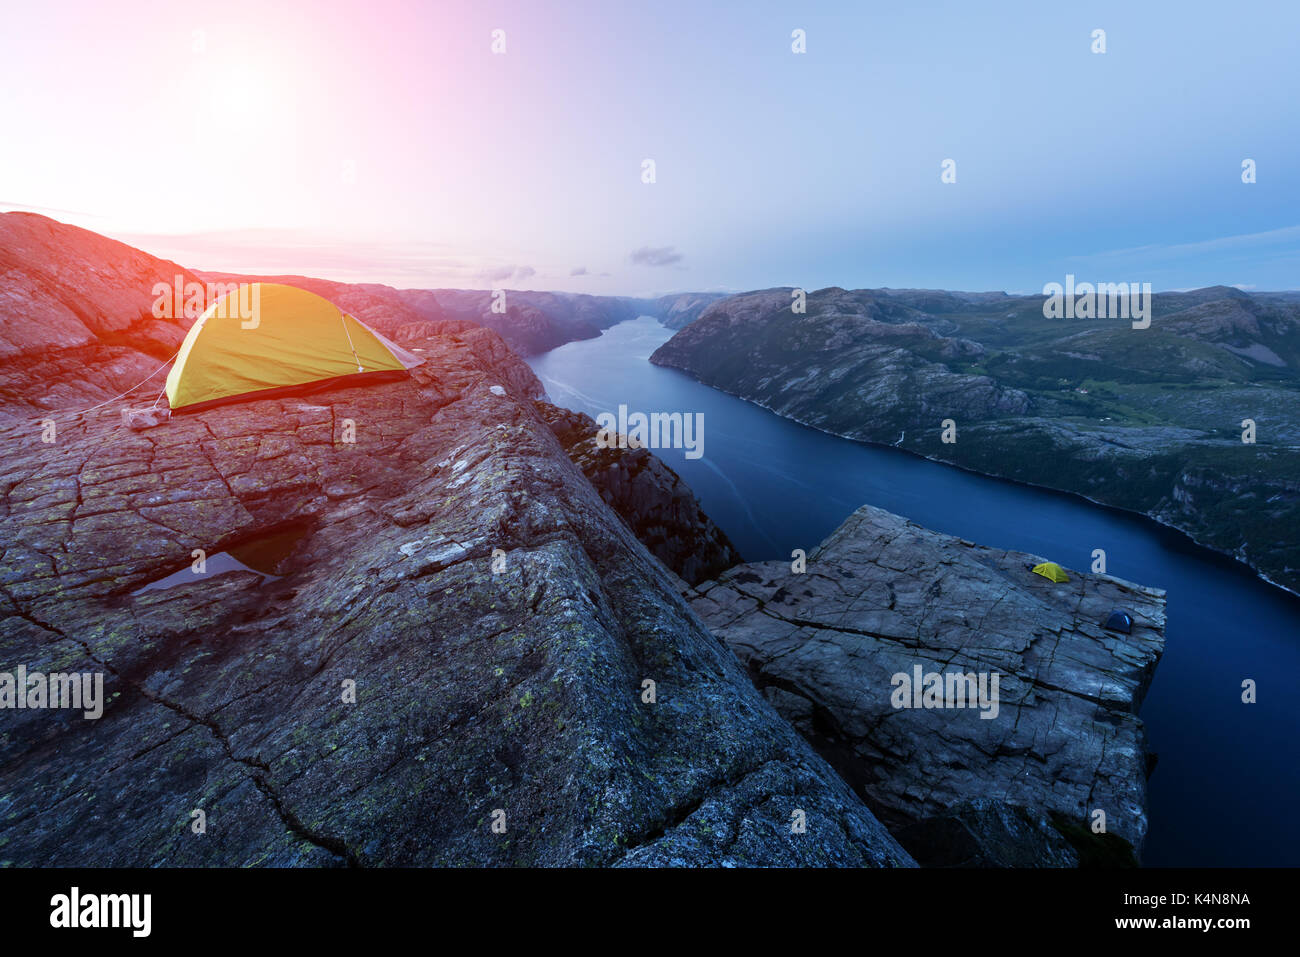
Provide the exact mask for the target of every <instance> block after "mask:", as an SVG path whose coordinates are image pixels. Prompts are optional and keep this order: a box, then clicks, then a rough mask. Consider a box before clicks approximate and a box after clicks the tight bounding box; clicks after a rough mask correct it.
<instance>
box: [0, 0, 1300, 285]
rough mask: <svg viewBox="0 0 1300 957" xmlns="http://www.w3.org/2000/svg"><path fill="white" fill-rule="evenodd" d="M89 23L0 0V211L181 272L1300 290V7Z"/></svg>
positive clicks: (490, 10) (309, 7)
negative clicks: (800, 33) (797, 43)
mask: <svg viewBox="0 0 1300 957" xmlns="http://www.w3.org/2000/svg"><path fill="white" fill-rule="evenodd" d="M100 6H101V5H98V4H91V3H67V2H53V3H51V4H49V5H43V6H41V7H40V8H36V7H35V6H30V7H25V8H22V9H19V10H16V11H10V12H8V13H7V14H6V19H7V21H8V27H7V29H6V33H5V35H4V36H3V37H0V82H2V83H3V85H4V88H5V89H7V90H11V91H13V90H17V91H21V92H20V93H19V94H17V95H13V96H8V97H6V98H5V100H4V102H3V103H0V124H2V125H3V128H4V129H5V130H6V131H8V133H9V138H8V140H7V142H6V144H5V149H4V150H3V151H0V208H6V206H7V208H20V207H22V206H26V207H34V208H37V209H42V210H46V209H48V210H58V212H51V215H54V216H55V218H58V219H62V220H65V221H70V222H75V223H77V224H79V225H83V226H86V227H88V228H91V229H96V230H98V231H101V232H107V233H109V234H111V235H115V236H118V237H120V238H124V239H127V240H128V241H131V242H133V243H134V244H136V245H140V246H142V247H143V248H146V249H149V250H150V251H151V252H157V253H159V254H163V255H167V256H169V257H171V258H175V259H177V260H178V261H181V262H183V263H185V264H186V265H189V266H194V267H198V268H233V269H246V270H250V271H262V272H282V271H297V272H306V273H311V274H315V275H322V276H326V277H329V278H338V279H344V280H373V281H381V282H393V283H395V284H398V285H403V286H438V285H459V286H485V285H491V284H493V283H501V284H504V285H509V286H513V287H526V288H549V289H570V290H574V291H589V292H599V293H627V294H648V293H657V292H666V291H673V290H685V289H725V290H737V289H749V288H756V287H763V286H773V285H787V284H788V285H799V286H804V287H806V288H820V287H822V286H827V285H841V286H846V287H857V286H894V287H902V286H929V287H942V288H960V289H1006V290H1009V291H1038V290H1041V288H1042V286H1043V284H1044V283H1046V282H1051V281H1061V279H1062V278H1063V277H1064V275H1065V274H1066V273H1067V272H1071V273H1074V274H1076V275H1077V276H1079V277H1080V278H1081V279H1086V280H1094V281H1116V282H1118V281H1143V282H1151V283H1152V284H1153V286H1154V287H1155V288H1156V289H1171V288H1188V287H1194V286H1203V285H1211V284H1215V283H1226V284H1237V285H1241V286H1243V287H1245V288H1256V289H1280V288H1287V289H1291V288H1297V287H1300V136H1297V135H1296V127H1297V122H1296V120H1297V114H1298V113H1300V111H1298V110H1297V106H1296V104H1297V103H1298V102H1300V67H1297V63H1296V44H1297V40H1296V38H1297V37H1298V36H1300V3H1295V2H1288V3H1282V2H1264V3H1253V4H1244V5H1239V6H1225V5H1223V4H1209V3H1199V2H1182V3H1172V2H1146V3H1134V2H1128V3H1086V4H1085V3H1041V2H1040V3H988V4H975V3H910V4H894V3H891V4H884V3H870V4H863V3H782V4H778V3H734V4H709V5H707V9H706V5H705V4H701V3H673V2H659V0H657V2H655V3H652V4H639V5H638V4H622V3H620V4H612V3H596V2H592V3H576V2H569V3H565V2H548V3H546V4H540V3H514V4H506V3H492V2H478V3H463V4H461V3H454V2H447V3H437V4H429V3H416V2H409V3H400V2H371V3H348V2H334V3H328V4H300V5H298V4H287V3H253V2H245V0H230V2H223V3H207V2H193V0H190V2H180V3H177V4H173V5H169V6H168V7H167V8H165V9H161V10H160V9H158V8H155V7H153V6H152V5H150V4H147V3H144V2H143V0H124V2H123V3H122V4H120V5H116V6H114V7H113V9H112V10H111V11H109V12H105V11H104V10H102V9H99V7H100ZM494 29H503V30H505V31H506V53H505V54H504V55H497V54H493V53H492V52H491V49H490V45H491V39H492V38H491V31H492V30H494ZM795 29H802V30H804V31H806V36H807V53H804V54H795V53H793V52H792V51H791V32H792V31H793V30H795ZM1094 29H1104V30H1105V31H1106V46H1107V52H1106V53H1104V54H1096V53H1093V52H1091V46H1092V42H1093V41H1092V38H1091V34H1092V31H1093V30H1094ZM196 32H197V33H198V34H199V35H201V36H202V37H203V43H202V44H201V46H202V51H201V52H196V51H195V49H194V45H193V37H194V36H195V35H196ZM70 62H71V63H73V64H76V66H69V63H70ZM19 130H21V131H23V132H22V135H21V136H19V135H15V134H16V131H19ZM647 158H649V159H653V160H654V161H655V164H656V179H657V181H656V182H655V183H654V184H653V185H647V184H644V183H642V182H641V167H642V161H643V160H644V159H647ZM1246 158H1250V159H1253V160H1255V162H1256V164H1257V179H1258V181H1257V182H1256V183H1254V184H1250V185H1246V184H1243V183H1242V182H1241V163H1242V161H1243V160H1244V159H1246ZM945 159H952V160H954V161H955V162H956V172H957V181H956V182H955V183H951V184H945V183H942V182H941V181H940V171H941V163H942V162H943V160H945ZM345 170H346V171H347V172H344V171H345ZM646 250H652V251H656V252H653V253H650V254H646V252H645V251H646ZM638 251H640V252H639V253H638ZM656 263H658V264H656ZM575 273H577V274H576V275H575Z"/></svg>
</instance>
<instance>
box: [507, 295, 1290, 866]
mask: <svg viewBox="0 0 1300 957" xmlns="http://www.w3.org/2000/svg"><path fill="white" fill-rule="evenodd" d="M671 335H672V332H671V331H670V330H668V329H665V328H664V327H663V326H662V325H660V324H659V323H658V322H657V321H655V320H654V319H650V318H642V319H637V320H635V321H631V322H624V323H621V324H619V325H617V326H614V327H612V328H611V329H609V330H607V331H606V332H605V334H604V335H602V336H601V337H600V338H598V339H589V340H586V341H583V342H573V343H569V344H567V345H565V346H561V347H560V348H558V349H554V350H552V351H551V352H548V353H546V354H544V355H541V356H536V357H534V358H533V359H531V360H530V364H531V365H532V367H533V370H534V371H535V372H536V373H537V375H538V376H539V377H540V378H541V380H542V382H543V384H544V385H545V386H546V389H547V392H548V393H549V394H550V396H551V398H552V399H553V400H554V401H555V402H557V403H559V404H560V405H563V406H566V407H568V408H571V409H577V410H579V411H582V412H586V413H588V414H590V415H593V416H594V415H596V414H597V413H600V412H614V413H616V412H617V409H618V405H619V404H620V403H623V404H626V405H627V406H628V408H629V410H630V411H642V412H652V411H659V412H690V413H695V412H702V413H704V447H703V451H704V455H703V457H702V458H700V459H694V460H692V459H687V458H685V455H684V452H683V451H681V450H672V449H663V450H659V451H658V454H659V455H660V456H661V457H662V458H663V459H664V461H666V462H667V463H668V464H669V465H671V466H672V467H673V468H674V469H675V470H676V471H677V472H678V474H680V475H681V476H682V477H683V478H684V479H685V480H686V481H687V482H688V483H689V484H690V486H691V488H692V489H694V491H695V493H696V495H697V496H698V497H699V498H700V501H701V502H702V503H703V505H704V509H705V511H706V512H708V514H709V515H710V516H711V517H712V518H713V520H714V521H715V522H717V523H718V524H719V525H720V526H722V528H723V529H724V530H725V531H726V532H727V534H728V535H729V536H730V537H731V540H732V541H733V542H734V543H735V544H736V547H737V548H739V549H740V551H741V554H742V555H744V557H745V559H746V560H748V561H762V560H767V559H775V558H783V559H786V560H788V559H789V557H790V552H791V551H792V550H793V549H795V548H802V549H805V550H809V551H810V550H811V549H812V548H813V547H814V546H816V545H817V544H818V543H819V542H820V541H821V540H822V539H823V538H825V537H826V535H828V534H829V533H830V532H831V531H833V530H834V529H835V528H836V527H838V526H839V525H840V523H841V522H843V520H844V519H845V517H846V516H847V515H848V514H849V513H850V512H852V511H853V510H854V509H855V508H857V507H858V506H860V505H863V504H870V505H876V506H879V507H881V508H885V509H888V510H889V511H891V512H896V513H898V514H900V515H905V516H906V517H908V518H910V519H912V520H913V521H915V522H917V523H919V524H921V525H924V526H926V527H928V528H933V529H936V530H938V531H942V532H948V533H950V534H954V535H959V536H961V537H962V538H966V539H969V540H971V541H974V542H979V543H981V544H984V545H991V546H996V547H1000V548H1014V549H1020V550H1023V551H1027V552H1033V553H1035V554H1038V555H1043V556H1047V557H1049V558H1051V559H1052V560H1054V561H1057V562H1060V563H1061V564H1062V565H1065V566H1066V567H1073V568H1081V569H1086V568H1089V567H1091V565H1092V550H1093V549H1094V548H1104V549H1105V550H1106V561H1107V571H1108V572H1109V573H1110V574H1112V575H1118V576H1119V577H1121V578H1126V579H1130V580H1132V581H1137V582H1141V583H1143V584H1147V585H1154V586H1157V587H1160V588H1165V589H1167V590H1168V630H1167V634H1166V638H1167V641H1166V648H1165V655H1164V658H1163V659H1162V660H1161V662H1160V665H1159V667H1158V668H1157V670H1156V676H1155V680H1154V681H1153V683H1152V686H1151V690H1150V692H1149V693H1148V695H1147V698H1146V702H1145V704H1144V705H1143V708H1142V718H1143V720H1144V721H1145V722H1146V725H1147V734H1148V739H1149V743H1150V747H1151V749H1152V750H1154V751H1155V752H1156V753H1157V754H1158V755H1159V763H1158V765H1157V767H1156V770H1155V773H1154V774H1153V775H1152V778H1151V782H1150V791H1149V812H1150V832H1149V834H1148V837H1147V842H1146V846H1145V848H1144V852H1143V858H1144V863H1145V864H1147V865H1148V866H1160V865H1205V866H1239V865H1246V866H1250V865H1286V866H1296V865H1300V761H1298V760H1297V754H1298V750H1300V749H1298V748H1297V741H1300V707H1297V702H1296V696H1295V694H1294V691H1293V689H1294V687H1295V685H1296V683H1297V682H1300V599H1296V598H1293V597H1292V596H1290V595H1287V594H1286V593H1284V592H1282V591H1281V590H1280V589H1277V588H1274V587H1272V586H1270V585H1267V584H1265V583H1263V582H1261V581H1260V580H1258V579H1257V578H1255V577H1254V576H1253V575H1251V573H1250V572H1249V571H1248V570H1247V569H1245V568H1244V567H1242V566H1240V565H1238V564H1236V563H1234V562H1232V561H1230V560H1228V559H1226V558H1223V557H1221V556H1218V555H1216V554H1214V553H1213V552H1209V551H1207V550H1205V549H1202V548H1198V547H1197V546H1195V545H1193V544H1192V543H1191V542H1189V541H1188V540H1187V539H1186V538H1184V537H1183V536H1181V535H1179V534H1177V533H1175V532H1171V531H1169V530H1167V529H1163V528H1161V527H1160V526H1159V525H1156V524H1155V523H1154V522H1151V521H1148V520H1146V519H1144V518H1142V517H1140V516H1136V515H1130V514H1127V513H1124V512H1118V511H1115V510H1112V509H1107V508H1103V507H1100V506H1096V505H1092V504H1089V503H1087V502H1085V501H1084V500H1082V499H1079V498H1076V497H1074V496H1069V495H1064V494H1060V493H1056V492H1050V491H1046V490H1042V489H1035V488H1029V487H1026V486H1021V485H1016V484H1013V483H1010V482H1003V481H999V480H997V479H990V478H984V477H982V476H978V475H973V474H971V473H968V472H963V471H960V470H959V469H955V468H951V467H949V466H945V465H939V464H936V463H933V462H928V461H925V460H924V459H919V458H916V457H915V456H912V455H909V454H907V453H905V452H901V451H897V450H894V449H887V448H875V447H872V446H867V445H862V444H860V443H857V442H851V441H849V440H847V439H840V438H836V437H834V436H831V435H825V434H823V433H821V432H817V431H815V430H813V429H809V428H805V427H804V426H800V425H796V424H795V423H793V422H789V421H787V420H785V419H782V418H780V417H779V416H776V415H773V414H772V413H770V412H767V411H765V410H763V409H760V408H759V407H757V406H755V405H751V404H749V403H747V402H744V401H742V400H740V399H737V398H733V397H732V396H729V395H726V394H725V393H722V392H718V391H716V390H714V389H711V388H709V387H707V386H704V385H701V384H699V383H698V382H696V381H694V380H693V379H691V378H690V377H689V376H687V375H685V374H683V373H680V372H677V371H675V370H672V369H663V368H659V367H657V366H653V365H651V364H650V362H649V361H648V360H649V357H650V354H651V353H652V352H653V351H654V350H655V348H656V347H658V346H659V345H660V344H661V343H663V342H665V341H666V340H667V339H668V338H669V337H670V336H671ZM1245 678H1253V679H1254V680H1255V681H1256V683H1257V686H1258V703H1257V704H1253V705H1246V704H1242V703H1241V682H1242V680H1243V679H1245Z"/></svg>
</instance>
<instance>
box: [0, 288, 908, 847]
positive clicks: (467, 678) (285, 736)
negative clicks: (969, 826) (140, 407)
mask: <svg viewBox="0 0 1300 957" xmlns="http://www.w3.org/2000/svg"><path fill="white" fill-rule="evenodd" d="M145 278H146V279H147V278H148V277H145ZM71 279H72V277H69V282H67V283H66V284H65V285H66V286H67V287H68V288H72V287H74V286H75V283H74V282H73V281H71ZM41 294H42V295H44V293H43V292H42V293H41ZM39 301H41V300H40V299H39V297H38V298H36V299H34V300H33V302H39ZM8 308H9V310H10V311H9V312H7V313H6V315H5V323H6V328H9V327H11V326H14V325H20V324H23V323H26V322H28V321H29V314H28V313H27V311H26V309H27V305H26V300H17V301H15V300H14V299H12V298H11V299H10V303H9V307H8ZM132 308H134V305H133V306H132ZM131 319H132V322H131V323H125V319H122V318H121V317H119V316H118V315H117V314H116V313H114V314H113V316H111V317H110V322H113V323H119V322H120V323H125V326H124V328H127V329H128V330H129V329H130V328H133V327H134V324H135V323H136V321H138V319H139V317H138V316H136V315H134V313H132V315H131ZM178 325H179V324H178ZM431 331H433V332H434V333H435V334H434V335H431V336H428V337H426V338H424V339H420V340H412V341H410V342H409V345H410V346H411V347H412V348H414V349H418V350H419V351H420V352H421V353H422V354H423V355H424V356H425V358H426V360H427V362H426V363H425V365H423V366H420V367H418V368H417V369H416V370H414V373H413V376H412V377H411V378H410V379H409V380H404V381H400V382H392V383H386V384H382V385H373V386H368V387H365V388H336V389H333V390H330V391H327V392H320V393H316V394H312V395H309V396H304V397H302V398H283V399H275V400H262V401H255V402H248V403H244V404H239V405H230V406H223V407H220V408H216V409H211V410H207V411H204V412H200V413H196V414H191V415H178V416H175V417H172V418H171V419H170V420H169V421H166V422H165V423H164V424H162V425H160V426H158V427H156V428H150V429H146V430H143V431H135V430H132V429H129V428H126V427H125V426H124V425H123V424H122V421H121V418H120V415H119V412H120V410H121V408H122V407H124V406H125V405H127V404H128V403H129V400H128V401H127V402H121V401H119V402H114V403H110V404H109V405H108V406H106V407H105V408H104V409H101V410H99V411H96V412H92V413H89V414H69V413H67V412H61V411H59V409H58V406H59V404H60V403H58V402H56V401H55V400H54V399H53V398H51V396H50V395H49V394H45V393H42V394H30V393H26V392H22V391H21V390H20V389H19V387H18V386H15V389H16V394H13V395H12V400H11V402H10V404H9V405H7V406H6V409H7V411H8V414H9V418H8V424H7V425H6V426H5V427H4V429H3V437H4V440H5V448H6V455H5V457H4V459H3V462H2V463H0V514H2V515H3V519H4V521H3V523H2V524H0V672H3V673H6V674H9V675H14V674H16V673H17V672H18V669H19V668H20V667H22V668H25V669H26V671H27V673H28V674H73V673H86V674H89V675H95V674H99V675H102V676H103V680H104V686H103V692H104V700H103V705H104V707H103V714H102V717H100V718H98V719H97V720H91V719H86V718H83V717H82V712H81V711H72V710H65V709H48V708H44V709H41V708H33V709H24V710H6V711H5V712H4V713H5V716H6V721H5V726H4V729H3V735H0V861H2V862H4V863H7V864H15V865H86V864H95V865H140V866H152V865H161V864H169V865H217V864H220V865H231V866H242V865H252V864H324V865H406V864H417V865H418V864H465V865H485V864H486V865H498V864H499V865H513V864H540V865H559V864H579V865H582V864H605V865H613V864H626V865H657V864H695V865H699V864H771V865H808V864H818V865H853V866H860V865H910V864H911V863H912V861H911V858H910V857H909V855H908V854H907V853H906V852H905V851H903V850H902V848H901V847H900V846H899V845H898V844H897V843H896V842H895V840H894V839H893V838H892V837H891V836H890V835H889V834H888V832H887V831H886V830H885V829H884V827H883V826H882V825H881V824H880V823H879V822H878V821H877V820H876V818H875V817H874V816H873V815H872V814H871V812H870V811H869V810H868V809H867V807H866V806H865V805H864V804H863V802H862V801H861V799H860V798H859V797H858V796H857V795H855V794H854V793H853V792H852V790H851V789H850V788H849V787H848V786H847V785H846V784H845V783H844V782H843V781H842V780H841V779H840V778H839V777H838V776H837V775H836V774H835V772H834V771H833V770H832V769H831V768H830V767H829V765H828V764H827V763H826V762H825V761H824V760H823V759H822V758H821V757H819V756H818V755H817V754H816V753H815V752H814V751H813V750H812V749H811V748H810V747H809V746H808V744H807V743H806V742H805V741H803V739H802V738H801V737H800V736H799V735H798V734H797V733H796V732H795V731H794V730H793V729H792V728H790V726H789V725H788V724H786V723H785V721H784V720H783V719H781V718H780V717H779V716H778V715H777V713H776V712H775V711H774V710H773V709H772V708H771V707H770V705H769V704H768V703H767V702H766V701H765V700H764V699H763V698H762V696H761V695H760V694H759V693H758V692H757V690H756V689H755V688H754V687H753V685H752V683H751V682H750V681H749V679H748V677H747V676H746V674H745V672H744V670H743V669H742V668H741V666H740V665H739V664H738V662H737V661H736V660H735V657H734V655H732V654H731V652H730V651H728V650H727V648H726V647H725V646H723V645H722V644H721V643H720V642H719V641H718V640H717V639H716V638H715V637H714V636H713V635H711V634H710V633H709V632H708V631H707V630H706V629H705V628H704V627H703V626H702V625H701V624H700V622H699V620H698V619H697V618H696V617H695V616H694V615H693V614H692V613H691V612H690V610H689V608H688V607H687V606H686V604H685V603H684V601H683V600H682V599H681V598H680V596H679V595H678V592H677V588H678V586H679V582H678V581H677V579H675V578H674V577H673V576H672V575H670V574H669V572H668V571H667V570H666V569H665V567H664V566H663V565H662V564H661V563H660V562H659V561H658V560H657V559H656V558H654V557H653V556H652V555H651V554H650V553H649V552H648V551H647V550H646V548H645V546H643V545H642V543H641V542H640V541H638V540H637V538H636V537H635V535H634V534H633V532H632V530H631V527H630V524H629V522H625V521H624V519H622V518H620V517H619V516H618V515H617V514H615V513H614V512H613V511H612V510H611V509H610V507H609V505H607V504H606V502H605V501H604V500H603V499H602V498H601V495H600V494H598V492H597V491H596V488H595V487H594V486H593V484H592V482H590V481H588V479H587V478H586V477H585V476H584V475H583V474H582V472H581V471H580V470H579V468H578V467H577V466H576V465H575V464H574V463H573V462H572V461H570V459H569V457H568V455H566V453H565V450H564V449H563V447H562V446H561V444H560V442H559V440H558V439H557V438H556V434H555V432H554V431H553V430H552V428H551V427H550V426H548V424H547V423H546V421H544V419H543V418H542V416H541V415H540V414H539V412H538V409H537V406H536V405H535V401H536V400H537V399H538V398H540V396H541V394H542V390H541V388H540V386H539V384H538V382H537V380H536V379H535V377H534V376H533V375H532V373H531V371H529V370H528V368H527V366H526V365H524V364H523V363H522V362H520V361H519V360H518V359H517V358H516V357H515V356H514V355H513V354H512V353H511V352H510V351H509V350H508V349H507V348H506V346H505V344H504V343H503V342H502V341H501V339H500V338H499V337H498V336H497V335H496V334H495V333H493V332H490V331H489V330H486V329H482V328H479V327H476V326H470V325H463V324H457V323H454V322H440V323H433V324H432V325H431ZM96 339H97V340H98V344H96V342H94V341H91V340H90V339H88V338H87V337H86V336H85V335H80V334H76V335H73V334H70V335H69V338H68V347H67V348H66V349H62V350H56V351H54V352H52V353H46V352H29V353H26V354H25V356H24V358H25V369H26V370H27V374H28V376H29V378H28V379H26V380H23V381H24V382H27V383H35V382H41V381H56V380H57V379H58V378H59V377H60V376H62V375H64V374H66V366H65V365H64V364H63V363H64V361H65V357H66V356H69V355H78V354H79V353H77V352H76V350H78V349H82V350H89V351H88V352H87V353H86V354H87V355H89V356H92V357H105V358H104V361H105V362H109V361H110V358H109V357H111V356H112V355H113V354H114V353H113V352H112V350H113V349H117V348H122V349H126V350H127V351H128V352H130V353H131V354H133V355H137V356H145V353H142V352H139V351H137V350H134V349H131V348H130V347H128V346H123V347H116V346H110V345H106V344H104V341H103V339H102V338H99V335H98V333H97V334H96ZM89 396H90V391H89V389H88V387H86V386H76V387H75V388H74V389H73V392H72V393H71V394H70V395H68V396H67V398H68V399H70V400H71V402H70V403H69V404H70V406H71V409H72V410H74V411H75V410H78V409H79V408H80V405H79V403H80V402H82V401H83V400H84V399H86V398H87V397H89ZM37 408H39V409H41V410H42V415H52V416H54V418H55V423H56V425H57V428H56V429H55V430H54V431H53V432H52V433H51V432H49V431H48V430H45V429H43V428H42V426H41V422H40V420H39V418H37V417H33V416H32V415H31V411H32V410H33V409H37ZM65 408H66V406H65ZM628 474H629V476H631V479H630V481H631V485H629V486H628V488H629V489H631V491H633V492H635V493H637V495H634V496H633V497H634V498H636V497H637V496H638V495H639V492H638V489H639V488H640V486H639V484H638V482H637V480H636V478H635V476H632V471H631V470H629V472H628ZM642 474H645V475H652V474H654V472H653V466H652V465H648V464H647V465H646V466H645V468H644V469H643V472H642ZM620 488H621V486H620ZM620 494H621V493H620ZM664 494H665V495H666V498H662V499H660V500H658V504H659V505H664V506H665V507H666V509H667V512H666V514H668V515H669V516H670V517H673V516H677V515H678V514H679V513H681V512H682V510H685V511H689V507H688V505H687V504H685V499H684V498H683V499H682V500H681V502H679V503H677V504H676V505H674V504H673V499H674V496H678V495H680V494H681V493H680V490H678V489H675V488H669V489H668V490H667V491H666V492H665V493H664ZM619 497H620V495H615V496H614V498H615V499H619ZM625 504H626V503H625ZM656 507H657V506H656ZM631 524H635V519H633V520H632V522H631ZM665 527H667V526H665ZM683 528H684V526H683ZM679 531H682V529H679ZM665 543H666V544H669V545H671V546H672V547H674V548H678V549H680V548H681V547H682V546H683V542H682V541H681V540H678V539H674V538H673V536H671V535H670V536H668V538H667V539H666V540H665ZM236 560H237V562H238V564H234V562H235V561H236ZM196 567H197V568H200V570H204V569H206V571H208V572H211V571H215V570H218V569H222V568H232V567H233V568H235V569H236V570H234V571H229V572H227V573H224V574H195V573H193V569H195V568H196ZM681 567H682V569H683V571H685V572H686V573H687V574H692V572H691V569H690V567H689V566H688V565H683V566H681ZM239 569H243V570H239ZM164 585H165V586H167V587H159V586H164ZM196 812H201V813H202V820H203V821H204V822H205V824H206V828H205V831H204V833H201V834H200V833H196V831H195V828H194V825H195V823H196V822H197V821H198V820H199V816H198V815H197V814H196ZM795 820H801V821H803V820H806V828H805V829H802V830H800V829H797V828H793V827H792V826H791V825H792V822H793V821H795Z"/></svg>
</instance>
